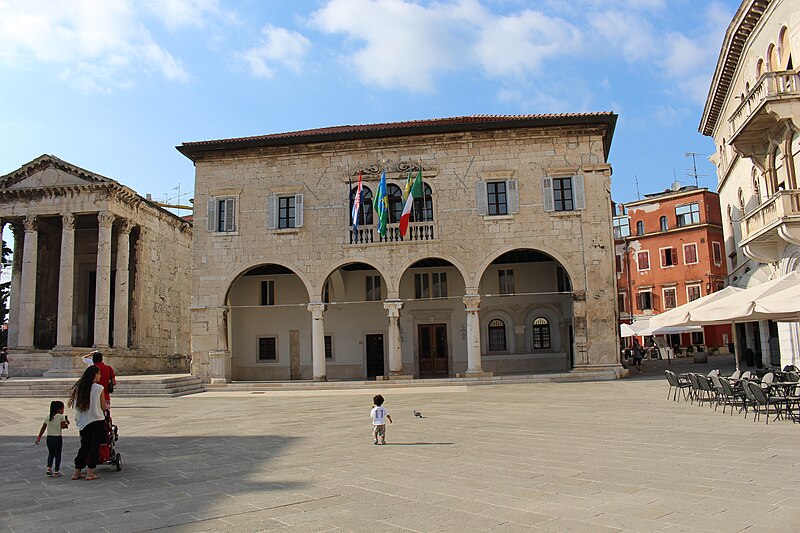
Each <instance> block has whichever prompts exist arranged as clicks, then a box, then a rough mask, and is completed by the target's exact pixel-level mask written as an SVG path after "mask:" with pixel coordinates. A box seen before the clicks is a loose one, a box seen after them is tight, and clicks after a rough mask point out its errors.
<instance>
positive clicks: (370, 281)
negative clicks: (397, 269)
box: [364, 276, 381, 302]
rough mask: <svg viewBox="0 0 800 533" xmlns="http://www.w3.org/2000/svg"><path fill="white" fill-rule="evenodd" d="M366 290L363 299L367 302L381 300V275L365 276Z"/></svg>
mask: <svg viewBox="0 0 800 533" xmlns="http://www.w3.org/2000/svg"><path fill="white" fill-rule="evenodd" d="M366 280H367V281H366V283H367V286H366V291H365V295H364V299H365V300H366V301H368V302H378V301H380V300H381V277H380V276H367V277H366Z"/></svg>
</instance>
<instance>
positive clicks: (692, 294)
mask: <svg viewBox="0 0 800 533" xmlns="http://www.w3.org/2000/svg"><path fill="white" fill-rule="evenodd" d="M701 296H702V293H701V292H700V285H687V286H686V301H687V302H693V301H695V300H697V299H698V298H700V297H701Z"/></svg>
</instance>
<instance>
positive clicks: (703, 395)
mask: <svg viewBox="0 0 800 533" xmlns="http://www.w3.org/2000/svg"><path fill="white" fill-rule="evenodd" d="M696 377H697V382H698V384H699V385H700V405H703V402H704V401H707V402H708V407H709V408H710V407H711V404H712V403H716V401H717V391H716V390H714V387H713V386H712V385H711V382H710V381H709V380H708V378H707V377H706V376H704V375H702V374H697V376H696Z"/></svg>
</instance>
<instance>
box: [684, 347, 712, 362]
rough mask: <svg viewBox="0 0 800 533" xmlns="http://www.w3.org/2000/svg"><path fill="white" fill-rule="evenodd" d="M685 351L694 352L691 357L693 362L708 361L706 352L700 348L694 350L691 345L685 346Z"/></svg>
mask: <svg viewBox="0 0 800 533" xmlns="http://www.w3.org/2000/svg"><path fill="white" fill-rule="evenodd" d="M686 352H687V353H693V354H694V355H693V356H692V357H693V359H694V362H695V363H708V354H707V353H706V352H703V351H700V350H697V351H695V349H694V346H691V345H689V346H687V347H686Z"/></svg>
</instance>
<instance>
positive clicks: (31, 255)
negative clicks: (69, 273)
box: [17, 216, 39, 349]
mask: <svg viewBox="0 0 800 533" xmlns="http://www.w3.org/2000/svg"><path fill="white" fill-rule="evenodd" d="M38 246H39V234H38V232H37V228H36V217H34V216H27V217H25V244H24V248H23V251H22V279H21V281H20V291H19V334H18V335H19V336H18V338H17V344H18V346H19V347H20V348H27V349H31V348H33V327H34V322H35V320H36V266H37V263H38V261H37V253H38Z"/></svg>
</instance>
